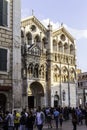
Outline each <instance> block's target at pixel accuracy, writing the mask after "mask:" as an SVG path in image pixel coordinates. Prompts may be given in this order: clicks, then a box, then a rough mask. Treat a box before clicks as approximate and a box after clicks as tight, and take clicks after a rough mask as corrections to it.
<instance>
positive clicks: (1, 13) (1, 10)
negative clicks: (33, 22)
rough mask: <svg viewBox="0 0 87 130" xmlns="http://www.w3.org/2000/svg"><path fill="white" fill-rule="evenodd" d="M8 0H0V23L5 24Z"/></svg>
mask: <svg viewBox="0 0 87 130" xmlns="http://www.w3.org/2000/svg"><path fill="white" fill-rule="evenodd" d="M7 4H8V2H7V1H6V0H0V25H1V26H7V17H8V16H7V15H8V14H7V12H8V9H7V7H8V5H7Z"/></svg>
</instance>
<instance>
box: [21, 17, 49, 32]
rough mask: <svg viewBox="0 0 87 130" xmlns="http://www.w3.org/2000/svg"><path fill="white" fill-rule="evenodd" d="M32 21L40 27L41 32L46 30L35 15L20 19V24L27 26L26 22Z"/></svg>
mask: <svg viewBox="0 0 87 130" xmlns="http://www.w3.org/2000/svg"><path fill="white" fill-rule="evenodd" d="M32 22H33V23H34V24H36V25H37V26H38V27H39V28H40V29H41V31H42V32H44V33H45V32H46V31H47V29H46V28H45V26H44V25H43V24H42V23H41V22H40V21H39V20H38V19H37V18H36V17H35V16H31V17H28V18H26V19H23V20H21V25H22V26H27V25H28V24H30V23H32Z"/></svg>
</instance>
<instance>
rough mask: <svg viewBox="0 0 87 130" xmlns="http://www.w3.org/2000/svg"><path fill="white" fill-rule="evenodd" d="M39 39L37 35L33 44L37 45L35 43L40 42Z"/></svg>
mask: <svg viewBox="0 0 87 130" xmlns="http://www.w3.org/2000/svg"><path fill="white" fill-rule="evenodd" d="M40 41H41V39H40V36H39V34H37V35H36V36H35V37H34V42H35V43H37V42H40Z"/></svg>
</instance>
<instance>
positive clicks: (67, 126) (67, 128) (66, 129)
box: [34, 120, 87, 130]
mask: <svg viewBox="0 0 87 130" xmlns="http://www.w3.org/2000/svg"><path fill="white" fill-rule="evenodd" d="M52 126H53V127H52V128H48V126H47V124H45V125H44V127H43V130H56V128H55V124H54V122H53V123H52ZM34 130H37V128H34ZM58 130H73V126H72V122H71V120H69V121H64V122H63V126H62V128H60V126H59V128H58ZM77 130H87V127H86V126H85V123H84V122H83V125H77Z"/></svg>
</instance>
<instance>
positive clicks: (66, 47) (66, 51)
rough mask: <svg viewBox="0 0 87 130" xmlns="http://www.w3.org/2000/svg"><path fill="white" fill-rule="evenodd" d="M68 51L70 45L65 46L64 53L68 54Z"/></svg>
mask: <svg viewBox="0 0 87 130" xmlns="http://www.w3.org/2000/svg"><path fill="white" fill-rule="evenodd" d="M68 49H69V46H68V43H65V44H64V53H66V54H68V53H69V52H68Z"/></svg>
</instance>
